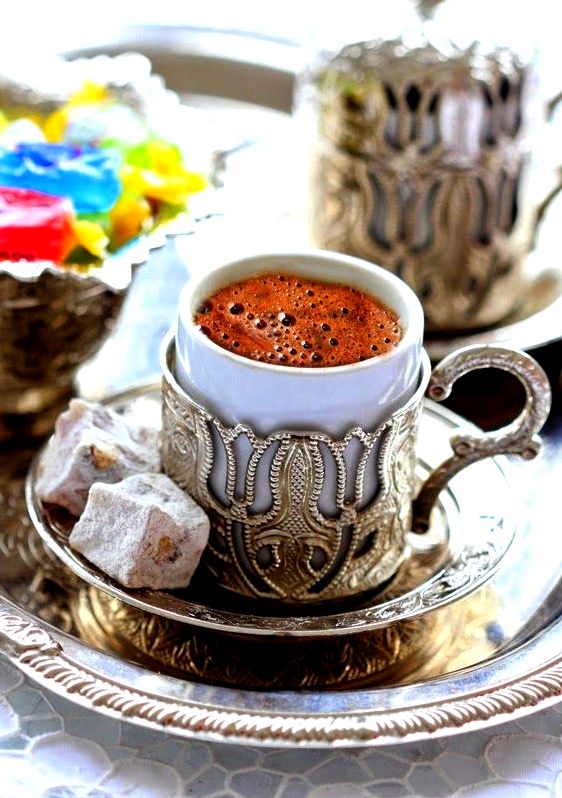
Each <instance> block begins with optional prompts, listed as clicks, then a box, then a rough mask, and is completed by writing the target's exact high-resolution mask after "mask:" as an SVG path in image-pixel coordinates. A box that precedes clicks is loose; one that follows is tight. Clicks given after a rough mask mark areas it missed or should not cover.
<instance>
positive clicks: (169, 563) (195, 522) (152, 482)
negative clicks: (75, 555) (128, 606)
mask: <svg viewBox="0 0 562 798" xmlns="http://www.w3.org/2000/svg"><path fill="white" fill-rule="evenodd" d="M208 539H209V519H208V518H207V516H206V514H205V512H204V511H203V510H202V509H201V507H199V505H198V504H196V503H195V502H194V501H193V499H192V498H191V497H190V496H189V495H188V494H187V493H185V492H184V491H183V490H181V488H179V487H178V486H177V485H176V484H175V482H172V480H171V479H170V478H169V477H167V476H165V475H164V474H137V475H135V476H131V477H127V478H126V479H124V480H123V481H122V482H119V483H117V484H114V485H108V484H104V483H101V482H98V483H96V484H95V485H93V486H92V489H91V491H90V496H89V498H88V503H87V505H86V509H85V510H84V512H83V514H82V516H81V518H80V520H79V521H77V522H76V524H75V526H74V529H73V530H72V532H71V534H70V537H69V541H68V542H69V544H70V545H71V546H72V548H73V549H75V550H76V551H79V552H80V553H81V554H83V555H84V557H86V558H87V559H88V560H90V562H92V563H94V565H97V567H98V568H99V569H100V570H102V571H104V572H105V573H106V574H107V575H108V576H111V577H112V578H113V579H115V580H117V581H118V582H120V583H121V584H122V585H124V586H125V587H149V588H153V589H164V588H180V587H187V585H188V584H189V582H190V581H191V577H192V576H193V573H194V572H195V569H196V568H197V566H198V564H199V560H200V559H201V554H202V553H203V549H204V548H205V546H206V545H207V541H208Z"/></svg>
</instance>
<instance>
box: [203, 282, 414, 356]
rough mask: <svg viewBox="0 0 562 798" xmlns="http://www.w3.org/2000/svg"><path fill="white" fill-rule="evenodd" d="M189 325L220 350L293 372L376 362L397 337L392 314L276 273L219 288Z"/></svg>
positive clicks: (355, 294) (339, 288) (366, 297)
mask: <svg viewBox="0 0 562 798" xmlns="http://www.w3.org/2000/svg"><path fill="white" fill-rule="evenodd" d="M194 321H195V323H196V324H198V325H199V326H200V329H201V331H202V332H203V333H204V334H205V335H207V336H208V337H209V338H210V339H211V340H212V341H214V343H216V344H218V345H219V346H221V347H222V348H223V349H227V350H228V351H230V352H234V353H236V354H238V355H241V356H242V357H246V358H249V359H251V360H257V361H259V362H262V363H270V364H273V365H282V366H293V367H297V368H319V367H326V366H343V365H348V364H350V363H356V362H359V361H362V360H367V359H369V358H373V357H377V356H379V355H382V354H385V353H386V352H389V351H391V350H392V349H393V347H395V346H398V343H399V341H400V339H401V336H402V330H401V328H400V323H399V320H398V317H397V315H396V313H395V312H394V311H392V310H391V309H390V308H388V307H386V306H385V305H384V304H383V303H382V302H381V301H380V300H379V299H377V298H376V297H374V296H372V295H371V294H367V293H365V292H363V291H361V290H359V289H357V288H354V287H351V286H345V285H340V284H336V283H326V282H320V281H317V280H309V279H307V278H304V277H301V276H300V275H294V274H288V273H284V272H277V273H267V274H262V275H258V276H256V277H249V278H247V279H245V280H242V281H241V282H237V283H233V284H231V285H228V286H225V287H223V288H221V289H219V290H218V291H217V292H216V293H215V294H213V295H212V296H210V297H209V298H208V299H206V300H205V301H203V302H202V303H201V305H200V307H199V308H198V309H197V312H196V313H195V314H194Z"/></svg>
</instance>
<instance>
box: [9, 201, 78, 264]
mask: <svg viewBox="0 0 562 798" xmlns="http://www.w3.org/2000/svg"><path fill="white" fill-rule="evenodd" d="M73 220H74V212H73V208H72V203H71V202H70V200H68V199H66V198H64V197H52V196H50V195H49V194H41V193H40V192H39V191H31V190H29V189H24V188H0V260H11V261H17V260H49V261H52V262H54V263H62V262H63V261H64V259H65V257H66V256H67V255H68V253H69V252H70V250H71V249H72V247H73V246H74V245H75V243H76V238H75V236H74V231H73Z"/></svg>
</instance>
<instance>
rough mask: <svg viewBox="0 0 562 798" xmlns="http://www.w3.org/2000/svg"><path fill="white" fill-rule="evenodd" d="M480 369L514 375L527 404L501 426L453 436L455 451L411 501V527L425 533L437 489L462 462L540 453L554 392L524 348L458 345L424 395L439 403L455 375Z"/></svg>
mask: <svg viewBox="0 0 562 798" xmlns="http://www.w3.org/2000/svg"><path fill="white" fill-rule="evenodd" d="M482 368H497V369H501V370H502V371H507V372H509V373H510V374H514V375H515V376H516V377H517V378H518V379H519V381H520V382H521V383H522V384H523V387H524V388H525V393H526V395H527V400H526V402H525V407H524V408H523V410H522V411H521V413H520V415H519V416H518V417H517V418H516V419H515V420H514V421H512V422H511V423H510V424H507V425H506V426H505V427H501V429H498V430H494V431H492V432H486V433H485V432H483V433H480V434H478V433H476V434H472V435H455V436H454V437H452V438H451V441H450V443H451V448H452V450H453V452H454V454H453V455H452V457H449V459H448V460H445V461H444V462H443V463H441V465H440V466H438V467H437V468H436V469H435V470H434V471H432V473H431V474H430V475H429V477H428V478H427V479H426V481H425V482H424V483H423V485H422V487H421V489H420V492H419V494H418V497H417V499H416V500H415V501H414V513H413V518H414V520H413V527H412V528H413V530H414V531H415V532H426V531H427V529H428V528H429V517H430V515H431V510H432V508H433V505H434V504H435V501H436V499H437V497H438V495H439V493H440V492H441V490H442V489H443V488H444V487H445V485H446V484H447V483H448V482H449V480H450V479H451V478H452V477H453V476H454V475H455V474H458V472H459V471H461V470H462V469H463V468H466V466H468V465H471V463H475V462H477V461H478V460H483V459H484V458H486V457H493V456H494V455H497V454H517V455H519V456H520V457H523V458H524V459H525V460H531V459H532V458H533V457H536V455H537V454H538V453H539V450H540V448H541V439H540V438H539V436H538V435H537V434H536V433H537V432H538V431H539V430H540V429H541V427H542V426H543V424H544V422H545V421H546V417H547V416H548V412H549V410H550V404H551V399H552V396H551V390H550V383H549V381H548V378H547V376H546V374H545V373H544V371H543V370H542V368H541V367H540V366H539V364H538V363H537V362H536V361H535V360H534V359H533V358H532V357H530V356H529V355H527V354H525V353H524V352H520V351H517V350H513V349H506V348H504V347H499V346H468V347H466V348H464V349H460V350H459V351H458V352H454V353H453V354H451V355H448V356H447V357H446V358H444V359H443V360H442V361H441V363H439V365H438V366H436V368H435V369H434V370H433V373H432V375H431V379H430V382H429V386H428V389H427V393H426V395H427V396H429V397H430V398H431V399H435V400H436V401H437V402H441V401H442V400H443V399H446V398H447V397H448V396H449V394H450V393H451V389H452V387H453V385H454V384H455V382H456V381H457V380H458V378H459V377H462V376H463V374H467V373H468V372H469V371H475V370H477V369H482Z"/></svg>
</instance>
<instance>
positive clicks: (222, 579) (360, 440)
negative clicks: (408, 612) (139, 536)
mask: <svg viewBox="0 0 562 798" xmlns="http://www.w3.org/2000/svg"><path fill="white" fill-rule="evenodd" d="M426 371H427V365H426ZM168 373H170V372H168ZM422 397H423V389H422V390H421V391H418V392H417V394H416V395H415V397H414V398H413V400H411V401H410V402H408V403H407V404H406V405H405V406H404V407H403V408H401V409H400V410H399V411H397V412H396V413H394V414H393V415H392V416H391V417H390V418H389V419H388V420H387V421H386V422H385V423H384V424H382V425H381V426H380V427H379V428H378V429H376V430H374V431H373V432H367V431H365V430H363V429H361V428H360V427H354V428H353V429H351V430H350V431H349V432H348V433H347V434H346V435H345V436H344V437H343V438H342V439H341V440H334V439H333V438H331V437H330V436H329V435H326V434H324V433H321V432H311V433H293V432H286V431H279V432H275V433H273V434H271V435H269V436H268V437H267V438H260V437H259V436H258V435H256V434H255V432H254V431H253V430H252V429H251V427H249V426H248V425H247V424H237V425H236V426H235V427H229V426H226V425H224V424H223V423H222V422H221V421H220V420H219V419H218V418H216V417H215V416H213V415H212V414H211V413H209V412H208V411H207V410H205V409H204V408H202V407H200V406H198V405H196V404H195V403H194V402H192V401H191V400H190V399H189V398H188V397H187V395H185V394H184V393H183V392H182V393H179V392H178V391H177V390H176V389H175V387H174V386H173V384H172V381H171V380H170V379H168V378H165V379H164V382H163V402H162V408H163V435H162V443H161V447H162V462H163V467H164V470H165V472H166V473H167V474H168V475H169V476H170V477H171V478H172V479H173V480H174V482H176V483H177V484H178V485H179V486H180V487H182V488H184V489H185V490H186V491H188V493H190V494H191V495H192V496H193V497H194V498H195V499H196V501H197V502H198V503H199V504H201V505H202V506H203V507H204V508H205V509H206V510H207V511H208V512H209V515H210V518H211V523H212V534H211V540H210V543H209V546H208V547H207V550H206V553H205V555H204V560H205V564H206V566H207V567H208V568H209V569H210V571H211V572H212V573H213V575H214V577H215V578H216V580H218V583H219V584H221V585H222V586H223V587H226V588H228V589H231V590H235V591H236V592H238V593H242V594H245V595H248V596H253V597H262V598H272V599H281V600H283V601H286V602H317V601H320V600H325V599H336V598H343V597H345V598H347V597H349V596H353V595H355V594H358V593H364V592H366V591H368V590H371V589H373V588H375V587H377V586H379V585H381V584H382V583H384V582H385V581H386V580H387V579H389V577H391V576H392V575H393V574H394V573H395V572H396V570H397V568H398V566H399V565H400V562H401V560H402V557H403V554H404V549H405V538H406V533H407V532H408V531H409V530H410V528H411V519H412V505H411V500H412V498H413V493H414V491H415V487H416V479H415V472H414V470H415V462H416V460H415V451H414V447H415V440H416V434H417V429H418V423H419V419H420V415H421V408H422V404H421V399H422ZM241 439H244V440H245V441H247V442H248V445H249V447H250V457H249V460H248V465H247V468H246V471H245V474H243V488H242V489H241V488H240V483H241V479H240V473H239V472H240V470H241V469H242V468H243V465H241V464H240V461H239V459H238V458H239V455H238V453H237V451H236V447H237V443H238V442H239V441H240V440H241ZM357 444H358V445H359V446H360V456H359V458H358V462H357V465H356V466H355V468H354V469H353V470H352V471H351V473H350V468H349V466H348V464H347V463H346V459H347V457H346V455H347V453H348V452H349V450H350V447H351V446H353V445H357ZM219 446H220V447H221V450H222V448H224V453H225V458H226V487H225V495H224V497H221V498H219V497H217V496H216V495H215V493H214V491H213V489H212V487H211V485H210V478H211V474H212V471H213V467H214V464H215V461H216V460H217V459H218V457H219V453H218V448H217V447H219ZM321 447H325V450H327V451H328V452H329V453H330V455H331V457H332V458H333V463H334V464H335V469H336V485H335V489H334V495H335V505H336V508H337V513H336V514H334V516H333V517H329V516H328V515H326V514H324V513H323V512H322V511H321V509H320V499H321V494H322V491H323V488H324V485H325V482H326V479H327V470H326V467H325V460H324V457H323V454H322V451H321ZM272 449H273V459H272V461H271V465H270V466H269V467H268V477H267V481H268V486H269V490H270V491H271V500H270V502H269V507H268V508H267V509H265V510H264V511H262V512H256V511H255V510H254V509H253V507H254V503H255V498H256V481H257V475H258V471H259V470H260V468H263V463H264V462H265V458H266V457H267V455H268V453H269V454H271V450H272ZM369 468H370V469H371V470H373V471H375V472H376V475H377V479H378V489H377V493H376V495H375V497H374V498H372V499H370V500H368V501H367V502H366V503H365V492H366V488H365V485H366V479H365V475H366V472H367V469H369Z"/></svg>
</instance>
